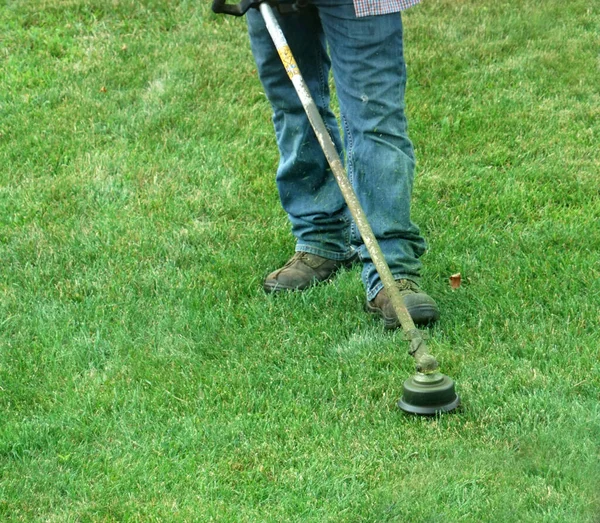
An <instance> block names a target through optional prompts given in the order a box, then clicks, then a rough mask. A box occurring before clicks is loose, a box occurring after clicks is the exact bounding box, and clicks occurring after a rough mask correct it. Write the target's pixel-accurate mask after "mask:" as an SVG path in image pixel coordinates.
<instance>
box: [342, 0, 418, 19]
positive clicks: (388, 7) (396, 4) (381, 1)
mask: <svg viewBox="0 0 600 523" xmlns="http://www.w3.org/2000/svg"><path fill="white" fill-rule="evenodd" d="M419 1H420V0H354V10H355V11H356V16H358V17H360V16H371V15H384V14H386V13H397V12H398V11H402V10H404V9H407V8H408V7H410V6H412V5H415V4H418V3H419Z"/></svg>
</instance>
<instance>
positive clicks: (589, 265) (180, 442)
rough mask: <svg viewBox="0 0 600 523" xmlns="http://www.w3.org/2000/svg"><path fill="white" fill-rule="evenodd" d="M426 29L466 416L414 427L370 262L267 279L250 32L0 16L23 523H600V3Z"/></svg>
mask: <svg viewBox="0 0 600 523" xmlns="http://www.w3.org/2000/svg"><path fill="white" fill-rule="evenodd" d="M205 4H206V5H205ZM404 21H405V32H406V49H407V59H408V63H409V72H410V80H409V88H408V92H407V97H408V99H407V103H408V108H409V118H410V124H411V136H412V138H413V140H414V142H415V145H416V149H417V154H418V158H419V166H418V174H419V177H418V180H417V183H416V189H415V195H414V211H413V212H414V218H415V220H416V221H417V223H419V224H420V225H421V227H422V229H423V231H424V233H425V235H426V237H427V239H428V241H429V244H430V251H429V253H428V254H427V255H426V256H425V258H424V263H425V272H424V285H425V286H426V288H427V290H428V291H429V292H430V293H431V294H432V295H433V296H435V298H436V299H437V300H438V302H439V304H440V307H441V309H442V314H443V319H442V321H441V322H440V324H439V325H438V326H437V327H435V328H433V329H431V335H432V341H431V348H432V350H433V352H434V353H435V354H436V355H437V356H438V358H439V359H440V361H441V362H442V366H443V370H444V371H445V372H446V373H447V374H449V375H451V376H452V377H453V378H455V379H456V381H457V385H458V389H459V392H460V394H461V396H462V398H463V401H464V406H463V407H462V409H461V411H460V412H459V413H458V414H456V415H447V416H441V417H439V418H437V419H422V418H413V417H407V416H405V415H403V414H401V413H399V412H398V411H397V409H396V407H395V402H396V400H397V399H398V396H399V394H400V391H401V387H402V382H403V380H404V379H406V378H407V377H408V376H410V375H411V373H412V371H413V365H412V361H411V360H410V358H409V357H408V356H407V355H406V348H407V347H406V344H405V342H403V341H402V336H401V335H400V334H399V333H396V334H393V335H390V334H388V333H385V332H383V329H382V327H381V325H379V324H378V323H377V322H376V321H375V320H374V319H373V318H371V317H367V316H366V315H365V313H364V312H363V310H362V303H363V299H364V294H363V293H364V291H363V289H362V287H361V283H360V281H359V273H358V269H354V270H352V271H350V272H345V273H343V274H341V275H340V276H339V277H338V278H337V279H336V280H335V282H333V283H331V284H328V285H323V286H320V287H317V288H315V289H313V290H310V291H308V292H307V293H305V294H291V295H287V296H281V297H277V298H272V297H269V296H265V295H264V293H263V292H262V290H261V281H262V278H263V277H264V275H265V274H266V273H268V272H269V271H270V270H272V269H273V268H275V267H277V266H278V264H280V263H281V262H282V261H284V260H285V259H286V258H287V257H288V256H289V255H290V253H291V251H292V249H293V240H292V238H291V236H290V234H289V227H288V224H287V220H286V217H285V216H284V214H283V212H282V210H281V208H280V206H279V203H278V199H277V195H276V190H275V187H274V181H273V174H274V170H275V168H276V165H277V152H276V147H275V144H274V138H273V136H272V134H273V133H272V128H271V123H270V110H269V107H268V103H267V101H266V100H265V97H264V95H263V93H262V90H261V87H260V84H259V82H258V79H257V76H256V72H255V69H254V65H253V62H252V58H251V55H250V52H249V48H248V44H247V36H246V34H245V26H244V22H243V20H238V19H232V18H227V17H217V16H214V15H212V14H210V13H209V6H208V3H207V2H190V1H178V2H167V1H166V0H143V1H136V2H134V1H132V0H122V1H119V0H114V1H112V2H106V1H102V2H101V1H99V0H88V1H85V2H84V1H83V0H62V1H61V0H36V1H30V2H26V1H24V0H15V1H4V2H0V261H1V264H2V265H1V269H0V412H1V418H0V519H1V520H3V521H57V522H58V521H60V522H62V521H144V522H145V521H210V520H215V521H232V522H233V521H235V522H237V521H302V522H304V521H314V522H317V521H318V522H322V521H373V522H379V521H411V522H412V521H423V522H425V521H427V522H437V521H440V522H441V521H509V522H510V521H515V522H517V521H518V522H521V521H531V522H538V521H543V522H566V521H568V522H597V521H599V520H600V499H599V492H600V453H599V449H600V403H599V401H598V397H599V394H598V391H599V390H600V359H599V348H600V335H599V334H598V323H599V321H600V313H599V310H600V265H599V259H600V258H599V252H600V234H599V231H598V220H599V217H600V189H599V188H600V169H599V168H600V161H599V159H598V158H599V156H598V143H600V94H599V91H598V78H600V62H599V55H598V34H599V33H600V12H599V10H598V8H597V6H595V5H593V2H592V3H590V2H584V1H583V0H575V1H572V2H567V3H565V2H559V1H558V0H546V1H544V2H540V1H536V0H519V1H511V2H509V1H507V0H504V1H502V0H501V1H493V2H492V1H490V0H483V1H478V2H474V1H467V0H461V1H450V0H429V1H426V2H424V3H423V5H422V6H420V7H418V8H415V9H412V10H410V11H409V12H407V13H406V15H405V18H404ZM455 272H460V273H461V274H462V275H463V281H464V283H463V285H462V286H461V287H460V288H459V289H458V290H456V291H453V290H452V289H451V288H450V286H449V284H448V277H449V276H450V275H451V274H453V273H455Z"/></svg>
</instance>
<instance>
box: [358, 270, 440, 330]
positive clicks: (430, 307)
mask: <svg viewBox="0 0 600 523" xmlns="http://www.w3.org/2000/svg"><path fill="white" fill-rule="evenodd" d="M396 285H397V286H398V289H399V290H400V295H401V296H402V299H403V300H404V305H405V306H406V308H407V309H408V313H409V314H410V316H411V318H412V319H413V321H414V322H415V324H416V325H427V324H430V323H433V322H435V321H437V320H439V319H440V310H439V309H438V306H437V304H436V303H435V301H434V300H433V298H431V297H430V296H428V295H427V294H425V293H424V292H423V291H422V290H421V288H420V287H419V286H418V285H417V284H416V283H415V282H413V281H411V280H397V281H396ZM367 312H371V313H373V314H378V315H379V316H381V317H382V318H383V324H384V326H385V328H386V329H397V328H398V327H400V322H399V321H398V317H397V316H396V311H394V307H393V306H392V302H391V300H390V299H389V298H388V295H387V291H386V290H385V289H382V290H381V291H379V294H377V296H375V299H374V300H372V301H368V302H367Z"/></svg>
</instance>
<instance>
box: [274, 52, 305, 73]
mask: <svg viewBox="0 0 600 523" xmlns="http://www.w3.org/2000/svg"><path fill="white" fill-rule="evenodd" d="M277 52H278V53H279V56H280V58H281V61H282V62H283V66H284V67H285V70H286V71H287V74H288V76H289V77H290V78H293V77H294V76H296V75H297V74H300V71H299V70H298V64H296V60H294V55H292V51H291V50H290V46H289V45H284V46H283V47H280V48H279V49H277Z"/></svg>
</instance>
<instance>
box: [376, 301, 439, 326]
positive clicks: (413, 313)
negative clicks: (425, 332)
mask: <svg viewBox="0 0 600 523" xmlns="http://www.w3.org/2000/svg"><path fill="white" fill-rule="evenodd" d="M365 309H366V311H367V312H368V313H370V314H376V315H377V316H379V317H380V318H381V319H383V326H384V328H385V329H388V330H392V329H398V328H400V327H402V325H401V324H400V321H398V318H396V317H389V316H385V315H384V314H383V312H382V310H381V309H379V308H377V307H373V306H372V305H369V302H367V303H366V307H365ZM406 310H407V311H408V313H409V314H410V317H411V318H412V320H413V322H414V323H415V325H421V326H422V325H431V324H433V323H435V322H436V321H438V320H439V319H440V311H439V310H438V309H437V308H435V307H432V306H431V305H427V304H424V305H416V306H414V307H410V308H409V307H407V308H406Z"/></svg>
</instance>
